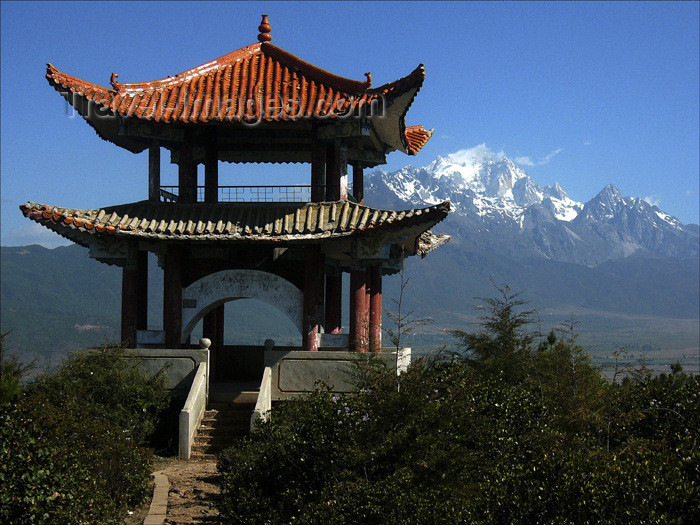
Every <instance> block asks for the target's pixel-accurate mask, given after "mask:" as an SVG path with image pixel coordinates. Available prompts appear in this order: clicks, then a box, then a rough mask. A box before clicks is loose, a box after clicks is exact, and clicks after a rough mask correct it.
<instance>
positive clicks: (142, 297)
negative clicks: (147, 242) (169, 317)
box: [136, 251, 148, 330]
mask: <svg viewBox="0 0 700 525" xmlns="http://www.w3.org/2000/svg"><path fill="white" fill-rule="evenodd" d="M136 264H137V272H138V276H137V284H136V286H137V290H136V294H137V299H136V301H137V302H136V329H137V330H148V252H145V251H139V252H138V254H137V256H136Z"/></svg>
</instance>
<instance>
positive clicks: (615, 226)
mask: <svg viewBox="0 0 700 525" xmlns="http://www.w3.org/2000/svg"><path fill="white" fill-rule="evenodd" d="M475 149H477V150H478V148H475ZM468 151H472V150H468ZM365 180H366V184H367V189H366V191H365V193H366V194H367V195H371V196H372V198H373V200H372V205H373V206H375V207H390V208H405V207H406V206H413V207H418V206H425V205H432V204H436V203H438V202H442V201H444V200H450V202H451V203H452V209H453V211H452V213H451V214H450V217H449V218H448V220H447V221H446V222H447V223H448V224H450V226H452V228H450V229H456V230H457V231H456V233H457V234H458V235H459V234H460V233H468V234H469V238H471V239H474V240H475V241H476V242H477V243H482V244H484V245H485V246H489V247H491V248H492V249H497V250H498V246H500V247H501V249H500V251H501V252H502V253H504V254H509V255H516V254H518V253H519V254H527V255H531V256H535V257H544V258H547V259H552V260H558V261H561V262H572V263H575V264H583V265H586V266H597V265H599V264H601V263H603V262H605V261H607V260H614V259H618V258H622V257H627V256H629V255H632V254H633V253H637V252H639V251H640V250H641V251H642V253H649V254H654V255H663V256H670V257H695V256H698V254H700V242H699V236H698V228H697V226H695V225H684V224H682V223H681V222H680V221H679V220H678V219H676V218H675V217H672V216H671V215H669V214H667V213H665V212H663V211H661V210H660V209H659V208H658V207H657V206H655V205H652V204H649V203H648V202H646V201H644V200H643V199H640V198H634V197H623V196H622V194H621V192H620V190H619V189H617V188H616V187H615V186H613V185H612V184H609V185H607V186H605V187H604V188H603V189H602V190H601V191H600V192H599V193H598V194H597V195H596V196H595V197H593V198H592V199H591V200H589V201H588V202H586V203H581V202H577V201H574V200H573V199H571V198H570V197H569V196H568V194H567V193H566V191H565V190H564V188H562V187H561V185H559V184H558V183H554V184H553V185H551V186H540V185H538V184H537V183H536V182H535V181H534V180H533V179H532V177H530V176H529V175H528V174H527V173H526V172H525V171H524V170H522V169H521V168H519V167H518V166H517V164H516V163H515V162H513V161H511V160H510V159H508V158H507V157H505V156H504V155H498V156H495V157H494V156H490V155H488V154H487V153H486V152H485V148H482V149H481V151H477V153H476V154H474V155H472V156H467V158H461V159H451V158H449V156H448V158H443V157H438V158H437V159H435V160H434V161H433V162H431V163H429V164H428V165H427V166H425V167H422V168H415V167H413V166H405V167H403V168H401V169H399V170H396V171H394V172H387V171H384V170H381V169H378V170H375V171H373V172H371V173H369V174H368V175H367V176H366V178H365ZM484 235H488V236H489V237H492V238H495V239H497V240H498V242H495V243H494V242H490V241H489V240H487V239H479V238H480V237H483V236H484ZM493 240H494V239H491V241H493ZM503 247H510V248H511V249H510V251H509V250H505V251H504V249H503Z"/></svg>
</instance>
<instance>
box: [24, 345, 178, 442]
mask: <svg viewBox="0 0 700 525" xmlns="http://www.w3.org/2000/svg"><path fill="white" fill-rule="evenodd" d="M166 386H167V380H166V376H165V373H164V372H163V371H160V372H158V373H157V374H155V375H154V376H153V377H148V376H147V375H146V374H144V373H143V372H142V370H141V369H140V367H139V363H138V361H137V360H135V359H129V353H128V350H126V349H125V348H123V347H121V346H119V345H111V344H107V345H104V346H102V347H100V348H98V349H96V350H87V351H82V352H75V353H72V354H70V355H69V356H68V358H67V359H66V360H65V361H64V362H63V363H62V364H61V365H60V366H59V367H58V368H57V369H56V370H54V371H51V372H49V373H44V374H41V375H39V376H38V377H37V378H36V379H35V381H34V382H33V383H32V384H30V385H29V386H28V391H29V392H30V393H34V392H42V393H44V394H45V395H46V397H47V398H48V399H50V400H51V401H52V402H53V403H55V404H57V405H62V406H66V407H70V406H77V405H79V406H81V407H82V408H83V409H84V410H86V411H87V412H89V413H90V414H91V416H92V417H93V418H97V419H106V420H108V421H110V422H111V423H113V424H114V425H116V426H117V427H119V428H120V429H121V430H122V431H123V432H124V433H125V434H128V436H129V437H130V438H131V439H133V440H134V441H135V442H136V443H138V444H147V443H149V442H150V440H151V439H152V438H153V437H154V432H155V430H156V427H157V426H158V424H159V421H160V415H161V413H162V412H163V410H165V409H166V408H167V407H168V406H169V404H170V397H169V394H168V391H167V389H166Z"/></svg>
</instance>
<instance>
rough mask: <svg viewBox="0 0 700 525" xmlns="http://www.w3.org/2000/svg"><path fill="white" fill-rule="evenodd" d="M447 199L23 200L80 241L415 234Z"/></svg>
mask: <svg viewBox="0 0 700 525" xmlns="http://www.w3.org/2000/svg"><path fill="white" fill-rule="evenodd" d="M449 209H450V203H449V201H445V202H443V203H441V204H437V205H434V206H430V207H427V208H419V209H411V210H404V211H388V210H379V209H374V208H369V207H367V206H362V205H360V204H357V203H353V202H349V201H338V202H324V203H298V204H294V203H291V204H261V203H226V204H220V203H219V204H204V203H197V204H170V205H168V204H165V205H164V204H162V203H159V202H151V201H140V202H135V203H130V204H120V205H117V206H111V207H106V208H99V209H91V210H81V209H72V208H62V207H56V206H48V205H45V204H37V203H33V202H27V203H26V204H22V205H21V206H20V210H21V211H22V213H23V214H24V215H25V216H26V217H27V218H29V219H31V220H33V221H35V222H37V223H39V224H41V225H43V226H46V227H47V228H49V229H52V230H54V231H56V232H57V233H59V234H60V235H62V236H63V237H66V238H67V239H70V240H72V241H74V242H77V243H78V244H82V245H86V239H87V237H86V234H87V235H95V234H98V235H101V234H104V235H115V236H125V237H129V238H131V239H134V240H137V239H140V240H192V241H212V240H217V241H221V240H228V241H247V242H250V241H285V242H293V241H308V240H311V239H329V238H333V237H336V238H337V237H345V236H347V235H352V234H365V233H374V232H379V231H384V232H388V231H396V230H398V229H404V228H407V227H417V234H418V235H421V234H422V233H425V232H427V230H428V229H429V228H431V227H432V226H434V225H435V224H437V223H439V222H440V221H442V220H443V219H444V218H445V217H447V214H448V212H449ZM445 239H449V237H446V236H435V235H432V234H430V235H429V236H428V237H426V238H425V239H424V240H423V241H424V242H423V244H422V245H421V246H418V247H417V249H419V250H420V251H421V252H422V253H421V255H424V254H425V253H427V252H428V251H430V249H431V246H432V247H437V246H439V245H441V244H444V242H446V240H445Z"/></svg>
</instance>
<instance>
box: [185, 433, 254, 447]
mask: <svg viewBox="0 0 700 525" xmlns="http://www.w3.org/2000/svg"><path fill="white" fill-rule="evenodd" d="M243 435H245V434H243ZM243 435H237V436H234V435H230V434H226V435H220V436H201V435H198V436H197V437H195V438H194V444H195V445H211V446H218V445H226V444H227V443H231V442H233V441H237V440H238V439H240V438H241V437H243Z"/></svg>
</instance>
